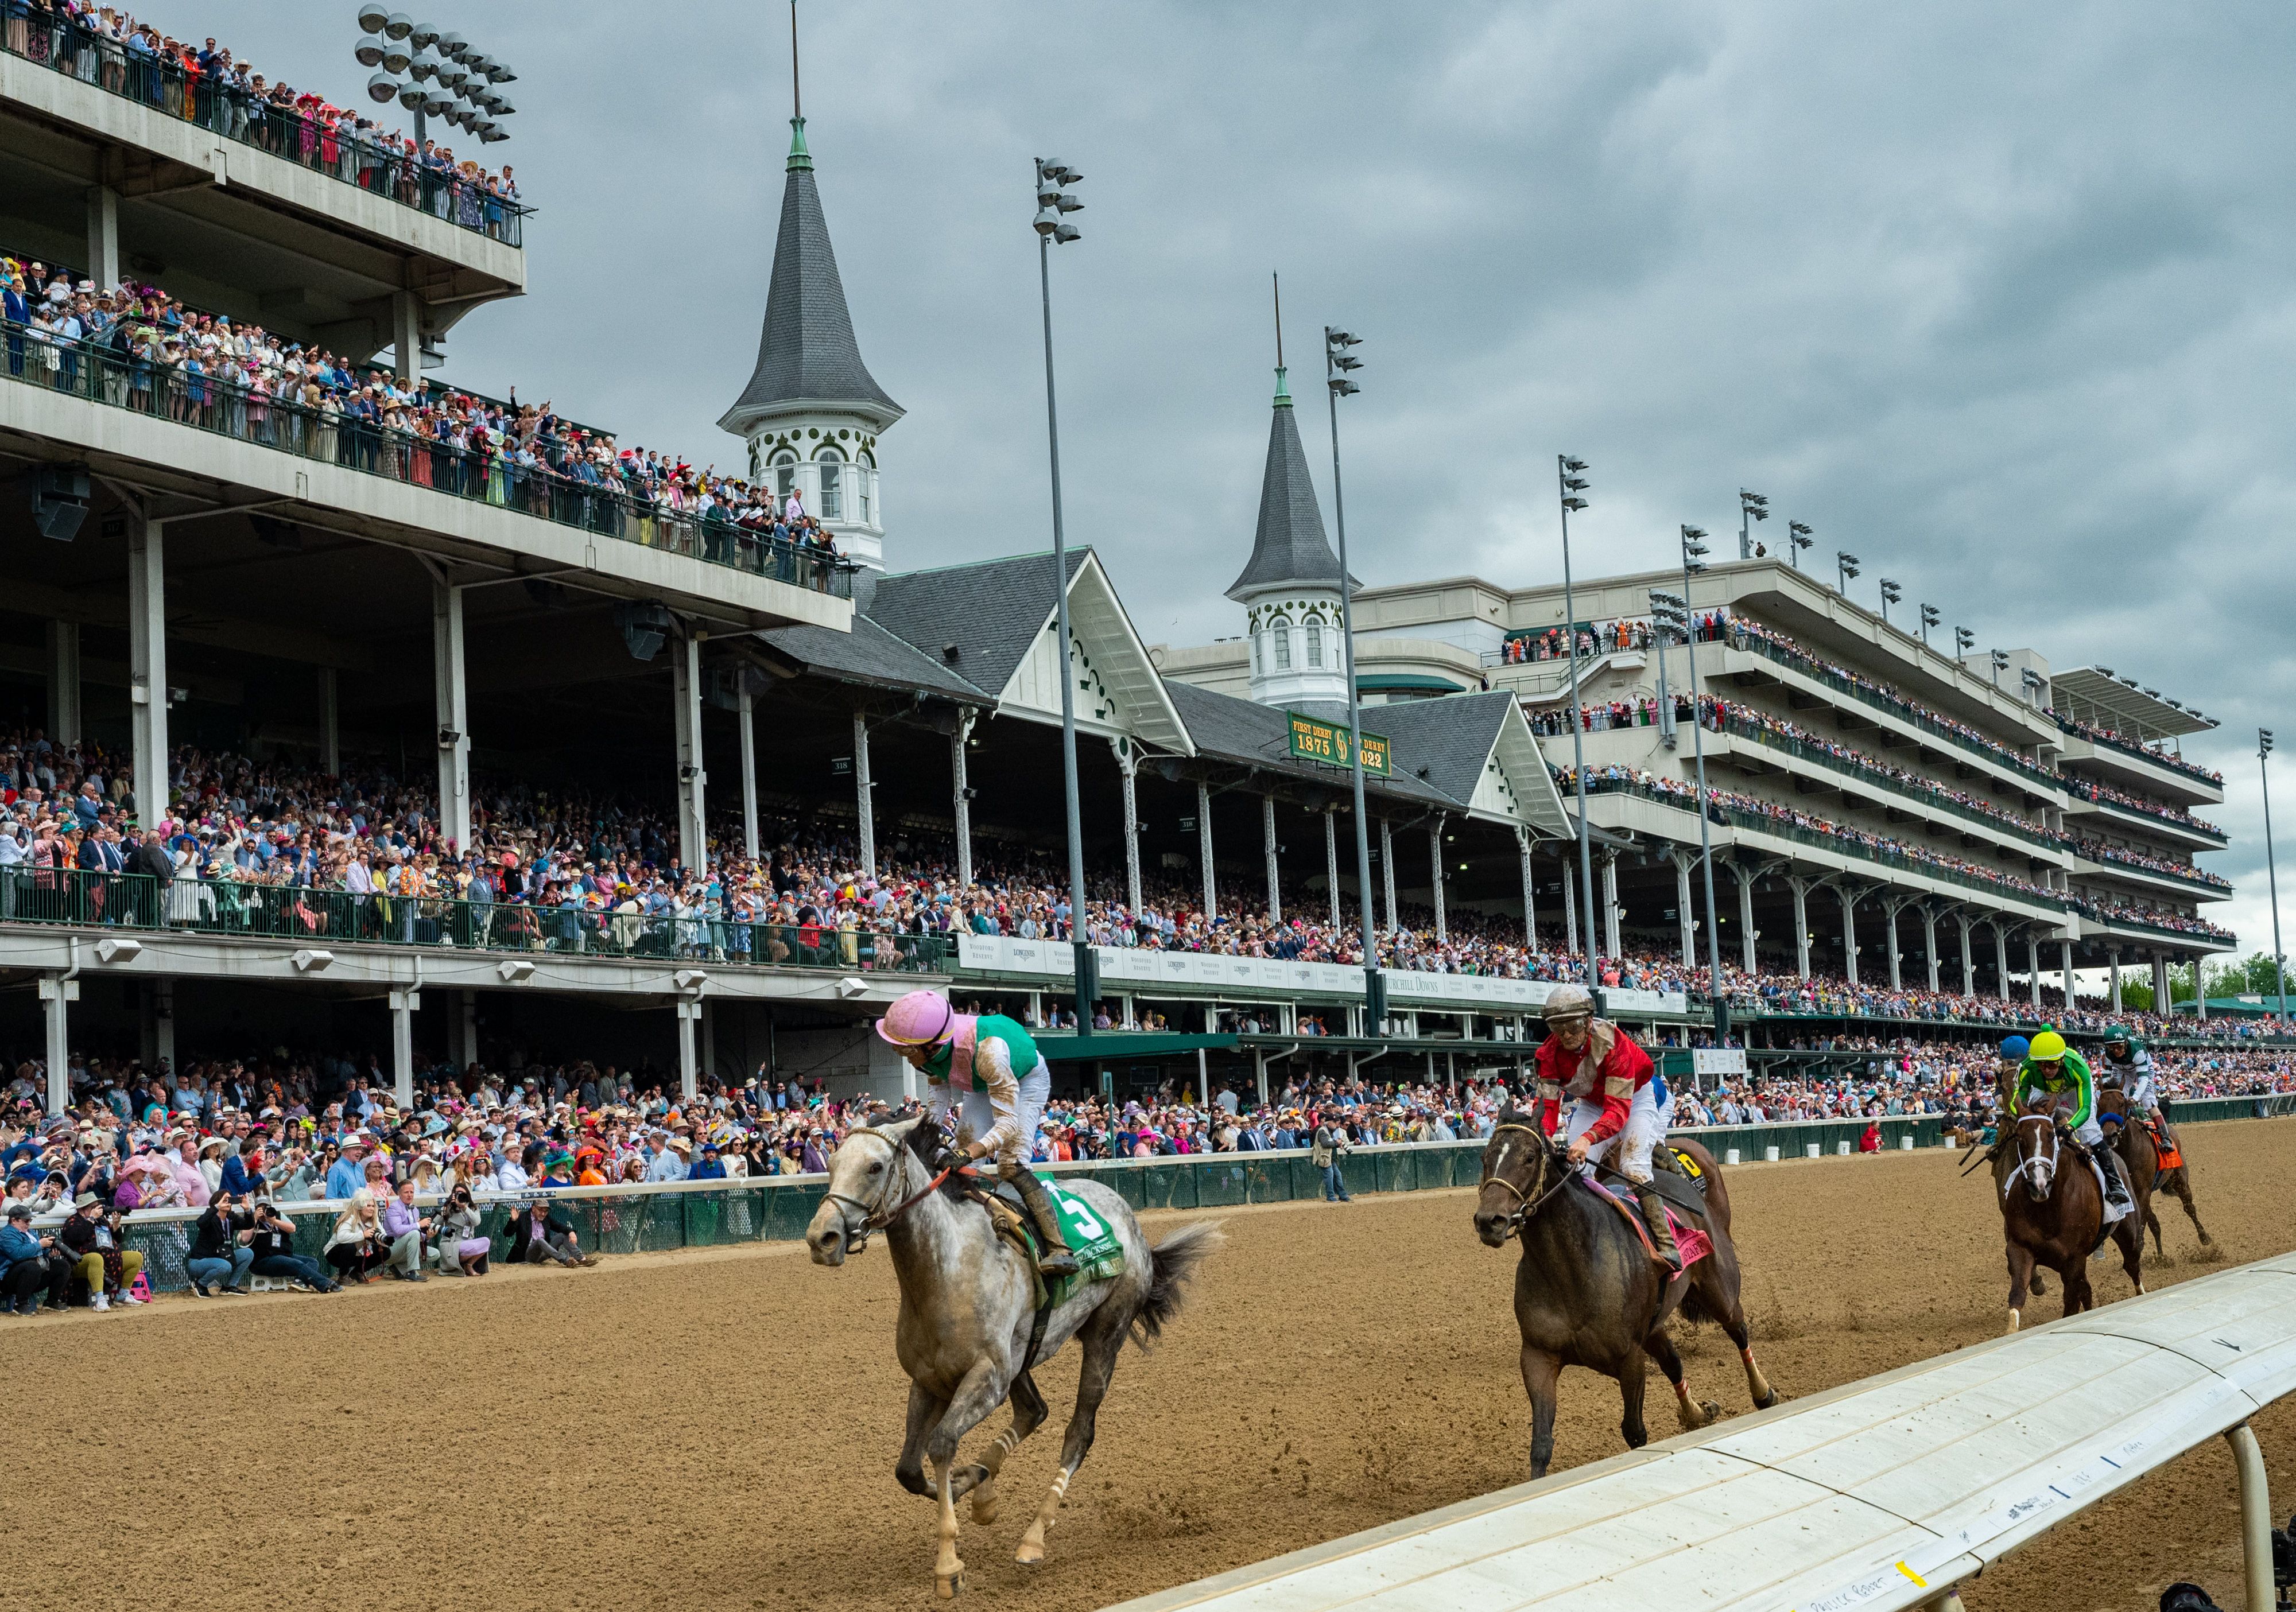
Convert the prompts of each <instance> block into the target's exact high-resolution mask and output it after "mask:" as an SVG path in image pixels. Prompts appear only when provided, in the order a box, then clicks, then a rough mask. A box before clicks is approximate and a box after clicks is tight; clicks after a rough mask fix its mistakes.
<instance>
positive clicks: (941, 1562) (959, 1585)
mask: <svg viewBox="0 0 2296 1612" xmlns="http://www.w3.org/2000/svg"><path fill="white" fill-rule="evenodd" d="M1002 1398H1004V1395H1003V1394H1002V1393H1001V1392H999V1391H998V1390H997V1388H996V1377H995V1372H994V1371H993V1369H992V1367H991V1363H990V1362H988V1361H987V1360H981V1361H978V1362H974V1364H973V1367H972V1370H971V1371H967V1372H966V1373H965V1374H964V1380H963V1381H962V1382H960V1383H958V1384H957V1385H956V1392H955V1393H954V1394H952V1395H949V1396H948V1404H947V1408H946V1409H945V1410H944V1411H943V1412H942V1413H941V1419H940V1420H939V1422H938V1423H936V1424H935V1425H934V1427H933V1429H932V1435H931V1437H930V1438H928V1439H927V1440H926V1443H925V1459H926V1460H927V1461H931V1463H932V1469H933V1471H934V1473H935V1474H936V1477H935V1480H934V1481H935V1483H936V1484H937V1485H938V1486H939V1490H940V1551H939V1554H938V1555H937V1556H935V1557H934V1559H933V1591H934V1592H935V1593H936V1594H938V1595H939V1597H940V1599H941V1600H954V1599H955V1596H956V1593H957V1592H958V1591H960V1590H962V1589H964V1561H963V1560H962V1559H960V1558H959V1557H958V1556H957V1553H956V1498H957V1496H958V1495H960V1494H962V1493H964V1491H965V1490H966V1489H968V1488H970V1487H972V1482H971V1481H967V1482H965V1483H962V1484H961V1483H959V1482H958V1481H957V1476H956V1446H957V1443H958V1441H959V1440H961V1439H963V1438H964V1436H965V1435H966V1434H967V1433H970V1432H972V1429H973V1428H977V1427H979V1426H980V1423H981V1421H982V1420H983V1419H984V1418H985V1417H987V1416H988V1413H989V1412H991V1411H993V1410H995V1409H996V1403H997V1401H999V1400H1000V1399H1002ZM976 1470H977V1469H976ZM965 1476H966V1478H967V1479H968V1480H971V1479H972V1478H973V1473H972V1472H968V1473H967V1474H966V1475H965Z"/></svg>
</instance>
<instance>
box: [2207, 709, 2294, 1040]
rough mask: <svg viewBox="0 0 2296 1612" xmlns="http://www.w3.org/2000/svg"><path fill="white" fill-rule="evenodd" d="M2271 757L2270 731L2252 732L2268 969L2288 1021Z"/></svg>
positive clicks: (2286, 977) (2281, 1014)
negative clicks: (2266, 898)
mask: <svg viewBox="0 0 2296 1612" xmlns="http://www.w3.org/2000/svg"><path fill="white" fill-rule="evenodd" d="M2271 754H2272V730H2271V729H2270V728H2259V729H2257V730H2256V773H2257V776H2258V778H2259V779H2260V780H2261V781H2262V782H2263V784H2264V876H2265V878H2266V880H2267V881H2269V883H2270V884H2271V886H2272V966H2273V969H2274V970H2275V973H2276V978H2278V980H2279V982H2280V1017H2281V1018H2283V1019H2285V1018H2287V1017H2288V961H2287V958H2286V956H2285V954H2284V953H2282V951H2281V950H2280V869H2279V867H2278V865H2277V864H2276V863H2275V862H2274V860H2273V855H2272V771H2271V769H2270V768H2269V767H2267V766H2266V765H2264V758H2265V757H2267V756H2269V755H2271ZM2200 978H2201V965H2200V963H2199V961H2197V960H2195V961H2194V963H2193V991H2194V994H2195V995H2198V994H2200Z"/></svg>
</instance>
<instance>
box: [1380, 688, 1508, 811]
mask: <svg viewBox="0 0 2296 1612" xmlns="http://www.w3.org/2000/svg"><path fill="white" fill-rule="evenodd" d="M1513 700H1514V696H1513V694H1510V693H1508V692H1507V691H1505V690H1504V689H1497V690H1494V691H1491V692H1490V693H1488V694H1447V695H1445V696H1444V697H1443V698H1441V699H1439V700H1401V701H1398V703H1396V704H1394V705H1382V706H1378V707H1375V708H1373V709H1372V710H1369V711H1366V712H1365V713H1364V725H1365V727H1367V728H1369V729H1370V730H1371V731H1372V732H1374V733H1383V734H1385V735H1386V736H1387V740H1388V742H1389V744H1390V745H1391V746H1392V747H1393V748H1394V750H1395V752H1396V765H1397V767H1398V769H1400V770H1401V771H1404V772H1409V773H1416V771H1417V769H1419V768H1421V767H1425V768H1426V769H1427V781H1428V782H1429V783H1431V784H1432V785H1433V786H1434V787H1435V788H1436V789H1438V790H1441V791H1442V792H1443V793H1444V794H1446V795H1448V796H1449V797H1450V798H1452V799H1454V800H1456V801H1457V802H1458V803H1459V804H1460V805H1461V806H1464V805H1466V804H1467V802H1469V801H1470V800H1472V799H1473V798H1475V786H1476V785H1477V784H1478V783H1480V782H1481V781H1482V776H1483V764H1484V763H1486V762H1487V761H1488V760H1489V759H1490V756H1491V747H1492V746H1493V745H1495V744H1497V742H1498V737H1499V724H1500V723H1501V722H1502V721H1504V720H1505V717H1506V709H1507V707H1508V706H1509V705H1511V704H1513Z"/></svg>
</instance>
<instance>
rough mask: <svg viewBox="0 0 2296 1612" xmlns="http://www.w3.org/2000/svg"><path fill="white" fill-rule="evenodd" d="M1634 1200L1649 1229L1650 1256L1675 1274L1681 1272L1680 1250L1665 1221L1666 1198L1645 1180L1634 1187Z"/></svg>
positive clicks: (1670, 1227)
mask: <svg viewBox="0 0 2296 1612" xmlns="http://www.w3.org/2000/svg"><path fill="white" fill-rule="evenodd" d="M1635 1202H1636V1204H1638V1205H1640V1206H1641V1207H1642V1212H1643V1224H1644V1225H1645V1226H1646V1227H1648V1228H1649V1229H1650V1240H1651V1256H1652V1258H1654V1259H1656V1260H1657V1261H1658V1263H1659V1264H1662V1265H1664V1266H1665V1267H1666V1268H1667V1269H1668V1270H1669V1272H1673V1273H1675V1274H1676V1275H1680V1274H1681V1273H1682V1251H1681V1250H1680V1249H1678V1248H1676V1247H1675V1246H1674V1228H1673V1227H1672V1226H1670V1225H1669V1224H1668V1223H1667V1220H1666V1199H1663V1198H1661V1197H1660V1196H1659V1195H1658V1189H1657V1188H1655V1187H1653V1186H1652V1185H1650V1183H1648V1182H1642V1183H1639V1184H1637V1185H1636V1188H1635Z"/></svg>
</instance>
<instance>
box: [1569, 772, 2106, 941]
mask: <svg viewBox="0 0 2296 1612" xmlns="http://www.w3.org/2000/svg"><path fill="white" fill-rule="evenodd" d="M1587 793H1588V794H1589V795H1629V796H1633V797H1635V798H1637V799H1642V800H1648V801H1652V802H1653V803H1655V804H1656V805H1659V806H1670V807H1672V808H1673V809H1674V810H1676V811H1677V812H1688V813H1691V814H1696V812H1697V810H1698V806H1697V804H1696V803H1695V802H1693V801H1691V800H1688V799H1685V798H1683V797H1681V796H1678V795H1673V794H1669V793H1668V792H1667V791H1665V790H1654V789H1652V788H1651V787H1650V786H1649V785H1647V784H1644V783H1639V782H1636V781H1634V780H1632V779H1625V778H1589V779H1588V780H1587ZM1709 809H1710V810H1712V811H1714V812H1716V813H1718V814H1720V816H1721V818H1722V820H1723V821H1725V822H1728V823H1729V824H1730V825H1731V826H1732V827H1734V828H1742V829H1746V830H1749V831H1752V832H1754V833H1758V834H1771V835H1775V836H1776V837H1777V838H1778V839H1791V840H1793V841H1795V842H1796V843H1797V844H1800V845H1806V846H1808V847H1811V848H1813V849H1816V850H1825V851H1833V852H1834V853H1836V854H1837V855H1843V856H1857V857H1861V858H1863V859H1864V860H1866V861H1867V862H1876V863H1881V864H1882V865H1883V866H1884V867H1892V868H1898V869H1900V870H1902V871H1906V872H1908V873H1918V874H1920V875H1922V876H1923V878H1926V879H1942V880H1946V881H1947V882H1948V883H1950V884H1958V885H1964V886H1966V887H1967V888H1970V889H1972V890H1983V891H1986V892H1987V893H1989V894H1991V895H1997V896H2009V897H2013V898H2014V899H2016V900H2018V901H2022V902H2026V903H2029V904H2031V905H2034V906H2037V907H2049V908H2054V909H2056V910H2059V911H2062V910H2063V907H2064V902H2063V900H2062V898H2060V897H2059V896H2055V895H2054V894H2052V893H2050V892H2048V891H2046V890H2039V889H2027V888H2023V887H2021V886H2019V885H2016V884H2013V883H2011V882H2009V881H2008V880H2005V879H1987V878H1985V877H1983V876H1981V875H1980V874H1976V873H1971V872H1968V871H1964V870H1963V869H1960V868H1956V867H1951V866H1948V864H1946V863H1937V862H1928V861H1924V860H1923V859H1922V858H1921V857H1918V856H1909V855H1905V854H1904V853H1902V852H1898V851H1890V850H1886V849H1883V848H1882V847H1876V846H1870V845H1867V844H1866V843H1864V842H1863V841H1862V840H1857V839H1850V838H1849V837H1847V836H1846V835H1842V834H1827V833H1823V832H1821V831H1818V830H1816V829H1806V828H1803V827H1802V826H1801V825H1800V824H1799V823H1792V822H1785V821H1784V820H1783V819H1780V818H1776V817H1770V816H1767V815H1765V814H1762V813H1760V812H1749V811H1746V810H1745V809H1743V807H1739V806H1732V805H1730V804H1729V803H1728V802H1726V801H1721V800H1716V801H1712V802H1710V807H1709Z"/></svg>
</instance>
